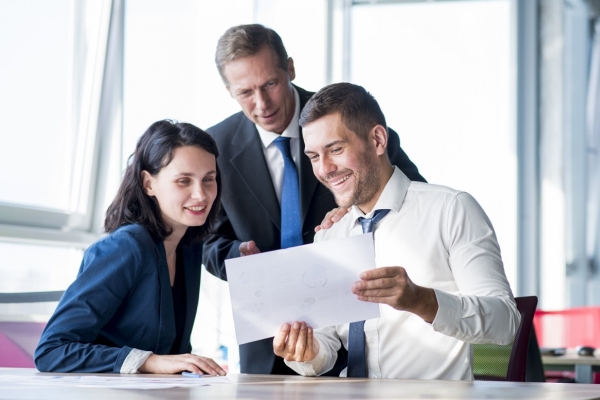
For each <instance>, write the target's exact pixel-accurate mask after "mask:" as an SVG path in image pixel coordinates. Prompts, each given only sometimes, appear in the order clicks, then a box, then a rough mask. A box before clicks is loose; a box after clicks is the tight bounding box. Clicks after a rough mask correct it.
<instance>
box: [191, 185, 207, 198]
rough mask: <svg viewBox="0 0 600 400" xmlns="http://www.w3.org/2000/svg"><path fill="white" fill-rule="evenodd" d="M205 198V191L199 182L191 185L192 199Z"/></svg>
mask: <svg viewBox="0 0 600 400" xmlns="http://www.w3.org/2000/svg"><path fill="white" fill-rule="evenodd" d="M205 198H206V193H205V192H204V188H203V187H202V184H201V183H197V184H195V185H194V186H193V187H192V199H194V200H204V199H205Z"/></svg>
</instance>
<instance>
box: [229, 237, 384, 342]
mask: <svg viewBox="0 0 600 400" xmlns="http://www.w3.org/2000/svg"><path fill="white" fill-rule="evenodd" d="M225 267H226V269H227V281H228V282H229V292H230V295H231V306H232V308H233V321H234V325H235V333H236V338H237V342H238V344H244V343H248V342H253V341H255V340H260V339H265V338H268V337H272V336H274V335H275V333H276V332H277V330H278V329H279V328H280V327H281V325H282V324H283V323H284V322H288V323H289V322H293V321H305V322H306V323H307V324H308V325H309V326H311V327H313V328H321V327H325V326H332V325H338V324H344V323H348V322H354V321H362V320H365V319H371V318H378V317H379V305H378V304H375V303H367V302H364V301H360V300H358V299H357V298H356V295H354V294H353V293H352V291H351V289H352V285H353V284H354V282H356V281H358V280H360V278H359V275H360V273H361V272H362V271H366V270H369V269H373V268H375V251H374V249H373V234H372V233H367V234H362V235H357V236H350V237H346V238H342V239H336V240H328V241H324V242H319V243H313V244H307V245H304V246H298V247H291V248H288V249H283V250H276V251H270V252H267V253H260V254H255V255H252V256H245V257H239V258H234V259H230V260H225Z"/></svg>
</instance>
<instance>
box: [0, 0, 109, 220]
mask: <svg viewBox="0 0 600 400" xmlns="http://www.w3.org/2000/svg"><path fill="white" fill-rule="evenodd" d="M107 4H108V5H110V4H109V2H107V1H74V0H55V1H51V2H49V1H44V0H29V1H26V2H22V1H7V0H5V1H1V2H0V52H1V53H2V54H3V57H2V61H0V63H1V64H2V74H0V88H1V89H0V110H2V115H3V116H4V118H3V121H4V122H3V124H4V126H3V130H2V131H3V132H2V134H1V135H0V168H1V169H2V171H3V173H2V174H1V175H0V187H2V188H4V189H3V190H0V202H4V203H12V204H18V205H23V206H34V207H39V208H40V207H41V208H45V209H54V210H61V211H65V212H79V213H86V212H87V209H88V198H89V190H90V174H91V168H92V161H93V159H94V158H93V157H94V154H93V151H94V139H95V122H96V121H95V118H94V117H95V113H97V104H98V99H99V94H100V90H99V89H100V84H101V82H102V71H103V66H104V50H105V38H106V31H107V27H108V25H107V23H108V19H107V18H108V13H109V11H110V7H107ZM17 39H18V40H17ZM102 39H104V42H103V40H102ZM103 45H104V46H103Z"/></svg>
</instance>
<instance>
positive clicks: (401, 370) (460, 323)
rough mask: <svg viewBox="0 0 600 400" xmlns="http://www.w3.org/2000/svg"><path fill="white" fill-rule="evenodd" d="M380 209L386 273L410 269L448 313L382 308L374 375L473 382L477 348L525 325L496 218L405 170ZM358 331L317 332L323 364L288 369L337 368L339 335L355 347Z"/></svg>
mask: <svg viewBox="0 0 600 400" xmlns="http://www.w3.org/2000/svg"><path fill="white" fill-rule="evenodd" d="M378 209H390V210H391V211H390V212H389V213H388V214H387V216H386V217H384V218H383V219H382V220H381V221H380V222H379V224H377V226H376V227H375V231H374V246H375V262H376V265H377V267H386V266H401V267H404V268H405V269H406V272H407V274H408V276H409V278H410V279H411V280H412V281H413V282H414V283H415V284H417V285H420V286H424V287H429V288H433V289H434V290H435V294H436V297H437V301H438V304H439V308H438V312H437V314H436V317H435V319H434V321H433V323H432V324H429V323H427V322H425V321H424V320H423V319H421V318H420V317H418V316H416V315H415V314H412V313H409V312H406V311H398V310H395V309H394V308H392V307H390V306H388V305H384V304H381V305H380V306H379V308H380V312H381V316H380V318H376V319H370V320H367V321H365V327H364V330H365V346H366V361H367V368H368V374H369V377H370V378H396V379H452V380H472V379H473V375H472V372H471V345H470V344H469V343H497V344H509V343H511V342H512V341H513V338H514V335H515V333H516V330H517V327H518V326H519V321H520V314H519V313H518V311H517V308H516V304H515V301H514V298H513V295H512V292H511V289H510V286H509V283H508V281H507V279H506V275H505V274H504V267H503V265H502V259H501V257H500V247H499V246H498V242H497V240H496V234H495V233H494V229H493V227H492V224H491V222H490V221H489V219H488V218H487V216H486V215H485V212H484V211H483V209H482V208H481V207H480V206H479V204H478V203H477V201H475V199H474V198H473V197H472V196H471V195H469V194H468V193H465V192H460V191H457V190H454V189H450V188H447V187H443V186H438V185H431V184H426V183H421V182H411V181H410V180H409V179H408V178H407V177H406V175H404V174H403V173H402V172H401V171H400V170H399V169H398V168H396V167H395V171H394V173H393V175H392V177H391V178H390V180H389V181H388V183H387V185H386V186H385V188H384V190H383V192H382V194H381V196H380V197H379V200H378V201H377V204H376V205H375V207H374V208H373V212H374V211H375V210H378ZM371 215H372V213H370V214H369V215H367V216H368V217H370V216H371ZM361 216H364V214H363V213H362V212H361V211H360V210H359V209H358V207H356V206H353V208H352V211H350V212H349V213H348V214H347V215H346V216H344V218H342V220H340V221H339V222H338V223H336V224H334V225H333V227H331V228H330V229H328V230H321V231H319V232H318V233H317V235H316V237H315V242H320V241H323V240H330V239H335V238H339V237H346V236H351V235H357V234H361V233H362V229H361V225H360V222H358V217H361ZM357 280H358V278H357ZM348 331H349V324H343V325H338V326H335V327H327V328H322V329H316V330H315V338H316V339H317V340H318V341H319V345H320V348H319V352H318V354H317V356H316V357H315V359H314V360H312V361H309V362H287V361H286V364H287V365H288V366H290V367H291V368H292V369H294V370H295V371H296V372H298V373H299V374H301V375H320V374H322V373H324V372H327V371H328V370H330V369H331V368H332V367H333V365H334V363H335V360H336V357H337V353H336V352H337V349H338V348H339V346H340V344H339V343H340V342H339V340H338V338H339V339H341V341H342V343H343V345H344V347H346V348H348ZM340 375H341V376H345V375H346V370H344V371H342V373H341V374H340Z"/></svg>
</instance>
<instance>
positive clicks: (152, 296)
mask: <svg viewBox="0 0 600 400" xmlns="http://www.w3.org/2000/svg"><path fill="white" fill-rule="evenodd" d="M179 246H180V249H181V252H182V256H183V257H182V258H183V263H184V271H185V272H184V274H185V288H186V303H187V304H186V316H185V317H186V318H185V326H184V330H183V338H182V340H181V347H180V349H179V353H181V354H183V353H189V352H190V351H191V350H192V346H191V344H190V335H191V332H192V327H193V325H194V318H195V316H196V309H197V307H198V297H199V293H200V265H201V257H202V245H201V244H198V245H189V246H188V245H183V244H180V245H179ZM175 336H176V333H175V313H174V309H173V297H172V293H171V283H170V279H169V270H168V267H167V259H166V254H165V248H164V245H163V242H162V241H161V240H154V239H153V238H152V237H151V236H150V234H149V233H148V231H147V230H146V229H145V228H144V227H142V226H141V225H127V226H124V227H121V228H119V229H117V230H116V231H115V232H113V233H111V234H110V235H108V236H106V237H104V238H102V239H100V240H99V241H97V242H96V243H94V244H93V245H92V246H90V248H88V249H87V250H86V252H85V254H84V257H83V261H82V263H81V267H80V269H79V273H78V275H77V278H76V279H75V281H74V282H73V283H72V284H71V286H69V288H68V289H67V290H66V291H65V293H64V295H63V296H62V298H61V300H60V302H59V304H58V307H57V308H56V311H55V312H54V314H53V315H52V317H51V318H50V320H49V321H48V324H47V325H46V328H45V329H44V332H43V333H42V337H41V339H40V343H39V344H38V346H37V348H36V350H35V354H34V357H35V365H36V367H37V369H38V370H40V371H42V372H46V371H52V372H112V373H119V372H120V370H121V366H122V365H123V361H125V358H126V357H127V355H128V354H129V352H130V351H131V349H132V348H136V349H140V350H146V351H152V352H154V353H155V354H169V353H170V351H171V347H172V346H173V343H174V341H175Z"/></svg>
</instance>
